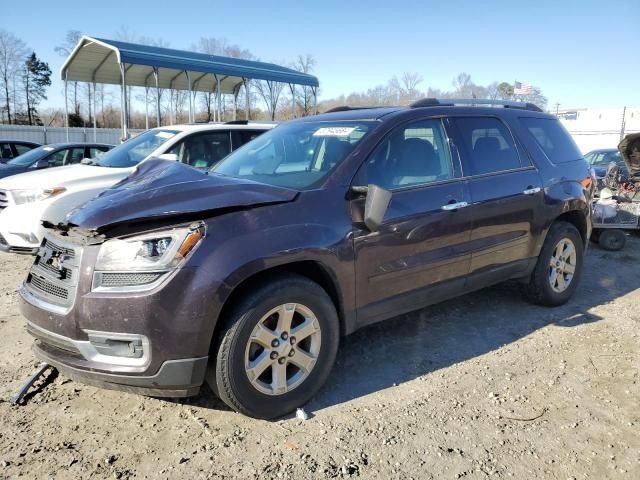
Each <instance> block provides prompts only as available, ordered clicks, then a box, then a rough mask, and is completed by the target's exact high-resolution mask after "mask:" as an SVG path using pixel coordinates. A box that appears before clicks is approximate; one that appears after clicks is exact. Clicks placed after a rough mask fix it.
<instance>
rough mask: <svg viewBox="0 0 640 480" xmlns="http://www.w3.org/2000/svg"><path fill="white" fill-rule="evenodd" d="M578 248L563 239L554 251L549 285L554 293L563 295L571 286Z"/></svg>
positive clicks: (550, 262) (550, 265) (550, 264)
mask: <svg viewBox="0 0 640 480" xmlns="http://www.w3.org/2000/svg"><path fill="white" fill-rule="evenodd" d="M577 258H578V256H577V254H576V246H575V245H574V243H573V242H572V241H571V240H570V239H568V238H563V239H561V240H560V241H559V242H558V243H557V244H556V246H555V247H554V249H553V252H552V254H551V260H550V261H549V284H550V285H551V289H552V290H553V291H554V292H557V293H562V292H564V291H565V290H566V289H567V288H569V285H570V284H571V281H572V280H573V275H574V274H575V271H576V262H577Z"/></svg>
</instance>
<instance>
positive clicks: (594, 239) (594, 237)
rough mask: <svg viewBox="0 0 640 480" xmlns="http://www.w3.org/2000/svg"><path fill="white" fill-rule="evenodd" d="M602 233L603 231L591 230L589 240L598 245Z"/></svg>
mask: <svg viewBox="0 0 640 480" xmlns="http://www.w3.org/2000/svg"><path fill="white" fill-rule="evenodd" d="M601 233H602V230H599V229H596V228H594V229H593V230H591V238H589V240H591V241H592V242H593V243H598V242H599V241H600V234H601Z"/></svg>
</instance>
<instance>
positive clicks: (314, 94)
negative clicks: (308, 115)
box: [312, 87, 318, 115]
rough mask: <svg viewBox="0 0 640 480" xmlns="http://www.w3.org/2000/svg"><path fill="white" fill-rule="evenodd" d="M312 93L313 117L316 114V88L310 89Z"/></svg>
mask: <svg viewBox="0 0 640 480" xmlns="http://www.w3.org/2000/svg"><path fill="white" fill-rule="evenodd" d="M312 91H313V112H314V115H317V114H318V90H317V88H316V87H313V88H312Z"/></svg>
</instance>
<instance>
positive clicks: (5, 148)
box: [0, 143, 13, 158]
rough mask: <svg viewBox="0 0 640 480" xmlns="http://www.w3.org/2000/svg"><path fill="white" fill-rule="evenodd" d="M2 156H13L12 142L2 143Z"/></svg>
mask: <svg viewBox="0 0 640 480" xmlns="http://www.w3.org/2000/svg"><path fill="white" fill-rule="evenodd" d="M0 158H13V152H12V151H11V145H10V144H8V143H0Z"/></svg>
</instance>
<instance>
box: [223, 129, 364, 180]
mask: <svg viewBox="0 0 640 480" xmlns="http://www.w3.org/2000/svg"><path fill="white" fill-rule="evenodd" d="M374 125H375V123H374V122H353V121H351V122H295V123H290V124H284V125H281V126H280V127H277V128H275V129H273V130H271V131H269V132H267V133H264V134H262V135H261V136H259V137H258V138H256V139H255V140H252V141H251V142H249V143H248V144H246V145H245V146H243V147H242V148H240V149H238V150H236V151H235V152H232V153H231V154H230V155H229V156H227V157H226V158H225V159H224V160H222V161H221V162H220V163H218V164H217V165H216V166H214V167H213V168H212V169H211V171H212V172H214V173H218V174H221V175H228V176H231V177H237V178H245V179H248V180H253V181H256V182H261V183H267V184H269V185H276V186H279V187H286V188H292V189H295V190H308V189H312V188H315V187H316V186H318V185H319V184H320V183H321V182H322V181H323V180H324V179H325V178H326V177H327V176H328V175H329V173H330V172H331V171H332V170H333V169H334V168H335V167H336V166H337V165H338V164H340V162H342V161H343V160H344V159H345V158H346V157H347V155H349V153H351V151H352V150H353V149H354V147H355V146H356V145H357V144H358V142H360V140H361V139H362V138H363V137H364V136H365V134H366V133H367V132H368V131H369V130H371V129H372V128H373V126H374Z"/></svg>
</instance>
